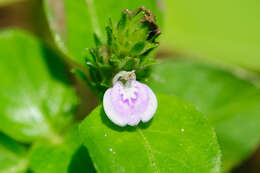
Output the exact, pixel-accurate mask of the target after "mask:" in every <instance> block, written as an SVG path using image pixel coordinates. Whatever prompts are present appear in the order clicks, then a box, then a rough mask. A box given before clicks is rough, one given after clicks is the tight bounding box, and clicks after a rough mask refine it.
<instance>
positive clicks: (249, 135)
mask: <svg viewBox="0 0 260 173" xmlns="http://www.w3.org/2000/svg"><path fill="white" fill-rule="evenodd" d="M150 84H151V87H152V89H153V90H154V91H155V92H160V93H167V94H170V95H176V96H178V97H181V98H183V99H185V100H187V101H189V102H190V103H192V104H193V105H195V106H196V107H197V109H199V110H200V111H201V112H203V113H204V114H205V115H207V116H208V118H209V121H210V122H211V124H213V126H214V127H215V130H216V133H217V136H218V139H219V143H220V147H221V149H222V152H223V166H224V168H225V170H230V169H231V168H232V167H234V166H236V165H238V164H239V163H240V162H241V161H242V160H244V159H246V158H247V157H248V156H249V155H250V154H252V153H253V152H254V151H255V149H256V148H257V146H258V144H259V141H260V134H259V131H260V126H259V124H260V117H259V115H260V109H259V105H260V89H259V88H257V87H256V86H255V85H253V84H252V83H250V82H249V81H247V80H244V79H239V78H238V77H236V76H235V75H233V74H232V73H230V72H226V71H223V70H220V69H217V68H214V67H210V66H206V65H202V64H197V63H194V62H185V61H177V62H174V61H165V62H162V63H161V64H159V65H157V66H156V68H155V70H154V74H153V76H152V79H151V82H150Z"/></svg>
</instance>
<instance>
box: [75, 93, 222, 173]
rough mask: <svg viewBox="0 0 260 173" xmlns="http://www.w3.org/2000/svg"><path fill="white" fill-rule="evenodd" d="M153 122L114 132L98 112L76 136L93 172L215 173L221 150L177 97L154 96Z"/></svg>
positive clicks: (208, 128) (197, 116)
mask: <svg viewBox="0 0 260 173" xmlns="http://www.w3.org/2000/svg"><path fill="white" fill-rule="evenodd" d="M157 98H158V109H157V113H156V114H155V116H154V118H153V120H152V121H150V122H149V123H146V124H140V125H139V126H137V127H130V126H127V127H119V126H116V125H114V124H113V123H112V122H111V121H110V120H109V119H108V118H107V116H106V115H105V113H104V111H103V108H102V106H98V107H97V108H96V109H95V110H94V111H93V112H92V113H91V114H90V115H89V116H88V117H87V118H86V119H85V120H84V121H83V123H82V124H81V125H80V136H81V137H82V140H83V143H84V145H85V146H86V147H87V148H88V149H89V152H90V156H91V158H92V160H93V162H94V164H95V165H96V168H97V170H98V172H114V173H116V172H120V173H123V172H128V173H130V172H133V173H136V172H161V173H167V172H178V173H187V172H193V173H198V172H199V173H209V172H212V173H213V172H214V173H217V172H220V155H221V154H220V150H219V146H218V143H217V139H216V136H215V133H214V131H213V129H212V128H211V126H210V125H209V123H208V122H207V121H206V119H205V118H204V116H203V115H202V114H201V113H199V112H198V111H196V110H195V108H194V107H193V106H192V105H190V104H188V103H186V102H184V101H182V100H179V99H177V98H176V97H171V96H166V95H157Z"/></svg>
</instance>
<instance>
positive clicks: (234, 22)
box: [164, 0, 260, 71]
mask: <svg viewBox="0 0 260 173" xmlns="http://www.w3.org/2000/svg"><path fill="white" fill-rule="evenodd" d="M259 6H260V1H257V0H247V1H237V0H229V1H226V0H218V1H207V0H196V1H189V3H187V2H186V1H183V0H166V18H167V19H166V22H165V32H164V40H165V42H164V43H165V46H170V45H171V47H170V48H172V46H174V50H175V51H181V52H184V53H189V54H193V55H197V56H198V57H203V58H210V59H214V60H215V59H218V60H224V61H226V62H228V63H233V64H237V65H241V66H243V67H247V68H250V69H253V70H257V71H259V69H260V58H259V57H260V51H259V47H260V32H259V30H260V22H259V18H260V10H259Z"/></svg>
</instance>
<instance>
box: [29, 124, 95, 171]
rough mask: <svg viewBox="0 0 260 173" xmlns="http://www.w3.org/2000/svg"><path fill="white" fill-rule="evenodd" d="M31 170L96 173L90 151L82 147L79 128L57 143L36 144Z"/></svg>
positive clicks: (70, 131)
mask: <svg viewBox="0 0 260 173" xmlns="http://www.w3.org/2000/svg"><path fill="white" fill-rule="evenodd" d="M30 168H31V169H32V170H33V171H34V172H35V173H46V172H48V173H57V170H59V173H67V172H72V173H75V172H90V173H91V172H95V169H94V167H93V165H92V163H91V160H90V158H89V155H88V151H87V150H86V149H85V147H83V146H82V145H81V142H80V139H79V136H78V127H77V126H74V127H73V128H72V129H70V130H69V132H68V133H67V134H66V135H65V136H64V137H61V138H60V141H58V142H57V143H51V142H49V141H42V142H38V143H36V144H35V145H34V146H33V148H32V150H31V152H30Z"/></svg>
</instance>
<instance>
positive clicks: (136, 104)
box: [103, 81, 157, 126]
mask: <svg viewBox="0 0 260 173" xmlns="http://www.w3.org/2000/svg"><path fill="white" fill-rule="evenodd" d="M103 104H104V110H105V112H106V114H107V116H108V118H109V119H110V120H111V121H113V122H114V123H115V124H117V125H119V126H125V125H131V126H135V125H137V124H138V123H139V122H140V120H141V121H143V122H147V121H149V120H150V119H151V118H152V117H153V115H154V114H155V111H156V109H157V99H156V96H155V95H154V93H153V91H152V90H151V89H150V88H149V87H148V86H147V85H145V84H142V83H140V82H137V81H133V83H132V85H131V87H125V86H124V85H123V84H122V83H121V82H117V83H116V84H115V85H114V87H113V88H109V89H108V90H107V91H106V92H105V95H104V99H103Z"/></svg>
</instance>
